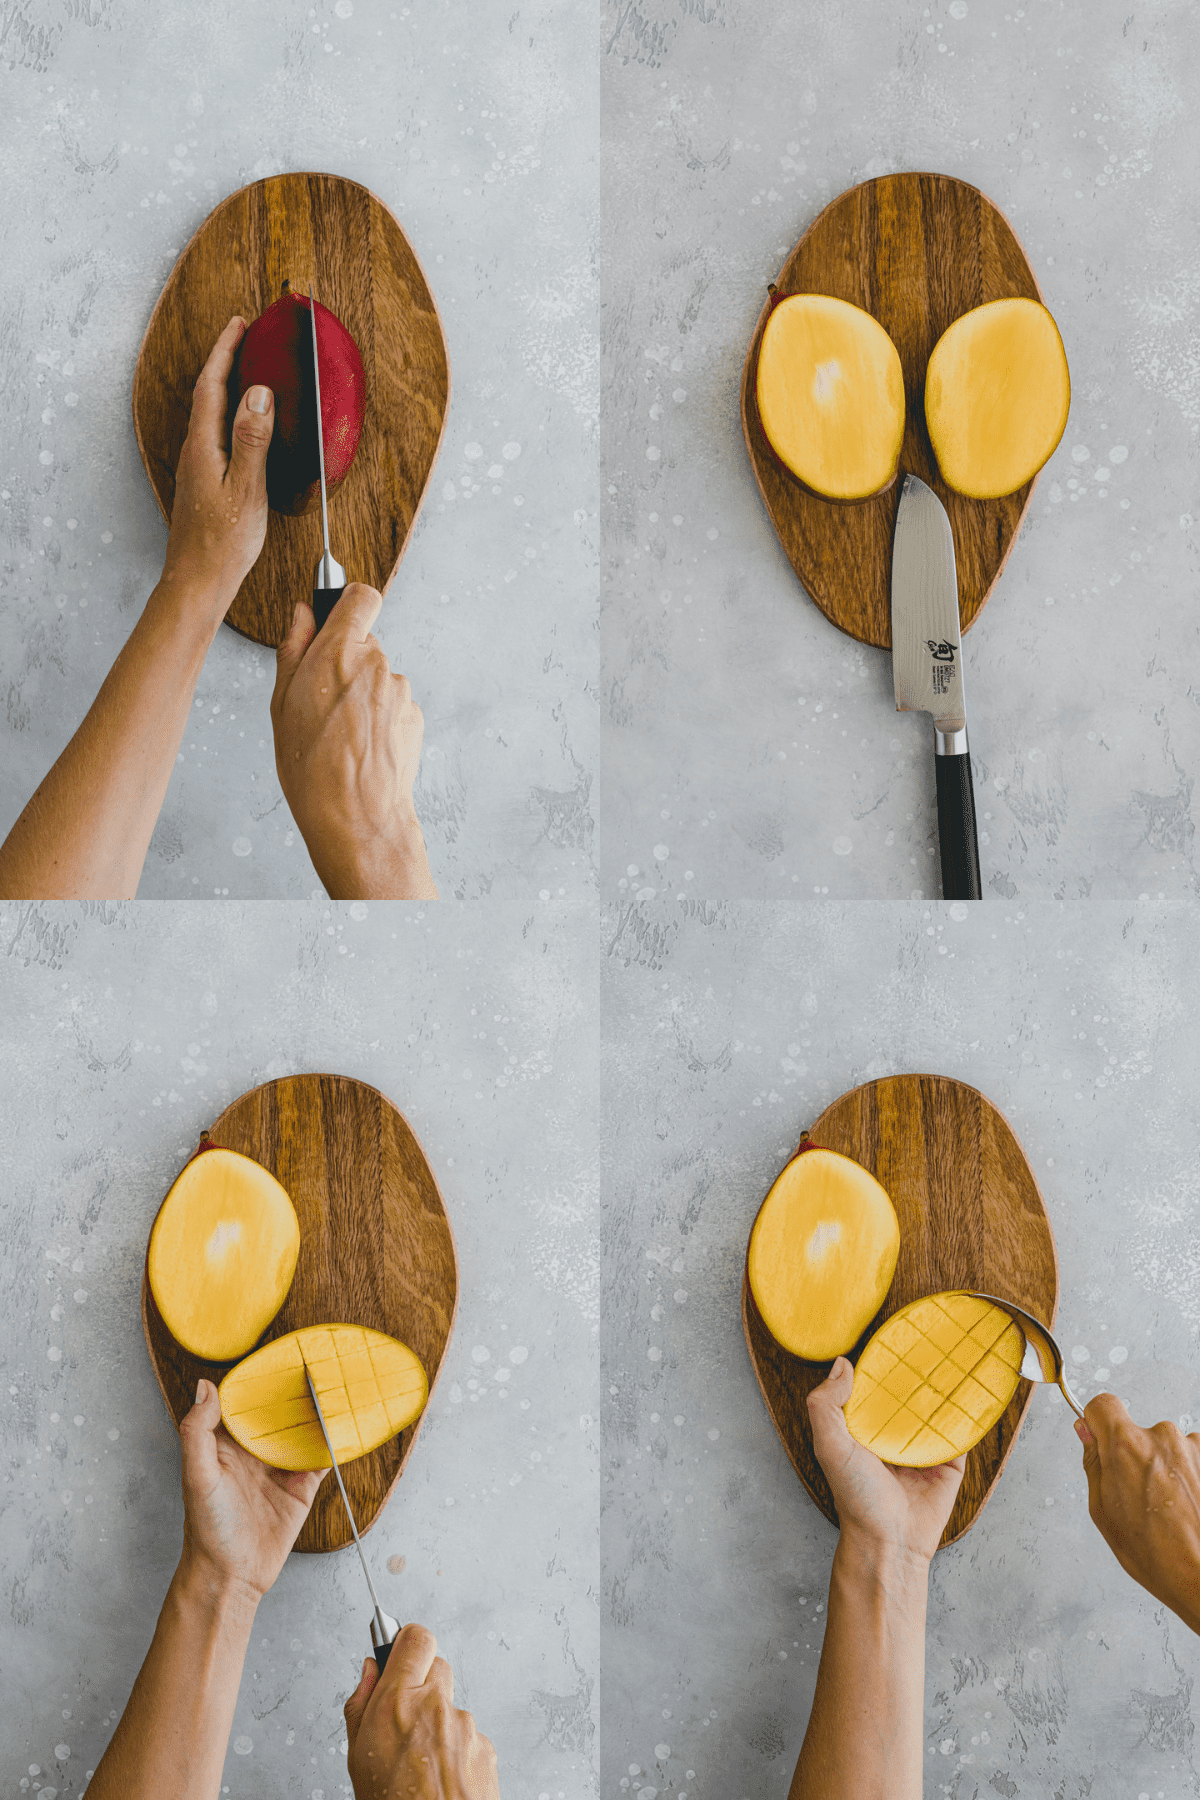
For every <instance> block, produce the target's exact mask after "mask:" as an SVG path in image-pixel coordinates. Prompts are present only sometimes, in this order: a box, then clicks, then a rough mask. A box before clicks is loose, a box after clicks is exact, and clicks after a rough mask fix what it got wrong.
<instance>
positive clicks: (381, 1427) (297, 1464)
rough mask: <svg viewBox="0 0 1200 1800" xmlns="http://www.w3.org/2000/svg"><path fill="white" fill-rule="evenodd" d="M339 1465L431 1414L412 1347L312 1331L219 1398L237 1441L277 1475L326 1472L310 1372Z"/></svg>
mask: <svg viewBox="0 0 1200 1800" xmlns="http://www.w3.org/2000/svg"><path fill="white" fill-rule="evenodd" d="M306 1367H307V1369H308V1370H309V1371H310V1372H311V1374H312V1378H313V1385H314V1386H315V1388H316V1390H317V1394H318V1396H319V1398H320V1401H321V1411H322V1412H323V1413H324V1415H325V1424H326V1426H327V1427H328V1429H329V1438H330V1442H331V1443H332V1445H333V1449H334V1454H335V1455H336V1457H337V1460H338V1462H339V1463H344V1462H353V1460H354V1458H355V1457H356V1456H365V1455H366V1453H367V1451H368V1450H374V1449H375V1448H376V1446H377V1445H379V1444H383V1443H386V1441H387V1439H388V1438H391V1437H395V1436H396V1435H397V1433H399V1432H401V1431H403V1430H404V1428H405V1426H406V1425H411V1424H412V1422H413V1420H414V1419H417V1418H419V1417H420V1415H421V1413H422V1412H423V1411H424V1408H425V1402H426V1400H428V1398H429V1383H428V1381H427V1380H426V1378H425V1371H424V1369H423V1368H422V1367H421V1363H420V1361H419V1359H418V1358H417V1357H416V1356H414V1354H413V1352H412V1351H411V1350H410V1349H409V1348H408V1346H407V1344H401V1343H400V1342H399V1341H398V1340H397V1339H396V1338H391V1337H388V1336H387V1335H386V1334H385V1333H384V1332H382V1331H372V1330H370V1329H369V1328H368V1327H367V1326H365V1325H306V1326H305V1327H304V1328H303V1329H302V1330H300V1331H293V1332H290V1333H289V1334H288V1335H287V1336H286V1337H279V1338H275V1339H274V1341H273V1342H272V1343H270V1344H264V1345H263V1347H262V1349H261V1350H256V1351H255V1352H254V1354H253V1356H247V1357H246V1358H245V1360H244V1361H243V1362H240V1363H238V1365H237V1367H236V1368H235V1369H230V1371H229V1373H228V1375H226V1377H225V1379H224V1381H222V1383H221V1386H220V1389H219V1390H218V1391H219V1393H220V1396H221V1418H222V1420H223V1421H224V1424H225V1429H226V1430H227V1431H228V1433H229V1435H230V1437H232V1438H236V1439H237V1441H238V1443H239V1444H241V1445H242V1447H243V1449H246V1450H249V1451H250V1453H251V1455H252V1456H257V1457H258V1459H259V1460H260V1462H265V1463H270V1465H271V1467H272V1468H275V1469H327V1468H328V1467H329V1452H328V1451H327V1450H326V1448H325V1439H324V1438H323V1437H322V1436H321V1426H320V1422H319V1421H318V1419H317V1409H316V1407H315V1406H314V1405H313V1403H312V1395H311V1394H310V1393H309V1391H308V1380H307V1376H306V1374H305V1368H306Z"/></svg>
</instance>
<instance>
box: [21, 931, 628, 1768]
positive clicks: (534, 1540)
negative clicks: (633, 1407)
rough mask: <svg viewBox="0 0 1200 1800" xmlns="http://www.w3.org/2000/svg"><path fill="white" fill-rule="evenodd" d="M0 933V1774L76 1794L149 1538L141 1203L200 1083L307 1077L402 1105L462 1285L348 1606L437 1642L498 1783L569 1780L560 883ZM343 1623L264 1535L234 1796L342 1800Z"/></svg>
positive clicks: (589, 1439)
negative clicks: (441, 1356) (527, 890)
mask: <svg viewBox="0 0 1200 1800" xmlns="http://www.w3.org/2000/svg"><path fill="white" fill-rule="evenodd" d="M0 949H2V951H3V956H2V958H0V1019H2V1020H3V1025H2V1026H0V1071H2V1075H3V1086H4V1095H5V1104H4V1120H5V1123H4V1132H3V1143H2V1145H0V1189H2V1191H3V1194H4V1230H3V1233H2V1234H0V1469H2V1481H3V1486H2V1488H0V1495H2V1498H0V1593H2V1594H3V1603H2V1605H0V1669H2V1670H3V1690H4V1704H3V1706H2V1707H0V1792H2V1793H3V1794H4V1795H6V1796H8V1795H13V1796H16V1795H17V1794H18V1793H21V1792H27V1791H32V1786H33V1784H34V1783H35V1782H37V1781H40V1782H41V1783H42V1784H44V1785H43V1786H42V1788H41V1793H42V1795H43V1796H46V1795H48V1794H49V1792H50V1791H51V1790H54V1791H56V1792H57V1794H58V1795H59V1796H60V1797H61V1800H65V1797H66V1796H68V1795H78V1794H79V1792H80V1791H81V1789H82V1788H83V1786H84V1782H85V1779H86V1771H87V1770H88V1769H91V1768H93V1767H94V1766H95V1763H96V1760H97V1757H98V1755H99V1753H100V1750H101V1749H102V1748H103V1746H104V1744H105V1743H106V1742H107V1735H108V1730H110V1729H111V1720H113V1719H115V1718H116V1717H117V1716H119V1714H120V1712H121V1710H122V1709H123V1707H124V1705H125V1702H126V1699H127V1697H128V1694H129V1690H130V1688H131V1686H132V1684H133V1679H134V1676H135V1674H136V1672H137V1669H138V1667H139V1665H140V1663H141V1661H142V1658H143V1656H144V1655H145V1652H146V1649H147V1647H148V1646H149V1643H150V1637H151V1634H152V1632H153V1628H154V1621H155V1619H156V1617H157V1614H158V1609H159V1606H160V1604H161V1601H162V1597H163V1594H164V1593H165V1591H166V1587H167V1583H168V1581H169V1579H170V1575H171V1572H172V1570H173V1568H174V1566H175V1562H176V1559H177V1557H178V1553H179V1546H180V1542H181V1530H182V1506H181V1501H180V1496H179V1450H178V1441H177V1438H176V1435H175V1431H174V1429H173V1427H172V1425H171V1422H170V1419H169V1417H168V1415H167V1411H166V1408H165V1406H164V1405H163V1402H162V1398H161V1396H160V1395H159V1392H158V1389H157V1386H156V1385H155V1382H154V1378H153V1375H152V1374H151V1370H150V1363H149V1359H148V1357H147V1354H146V1349H145V1345H144V1342H143V1340H142V1332H141V1321H140V1316H139V1295H140V1290H141V1277H142V1265H143V1260H144V1256H145V1244H146V1235H147V1232H148V1230H149V1227H150V1222H151V1220H152V1219H153V1216H154V1213H155V1211H156V1210H157V1207H158V1205H159V1202H160V1200H161V1199H162V1196H163V1194H164V1193H165V1192H166V1189H167V1187H168V1186H169V1185H170V1183H171V1181H172V1180H173V1178H174V1176H175V1175H176V1173H177V1172H178V1170H179V1168H180V1167H181V1165H182V1163H183V1161H184V1160H185V1159H186V1157H187V1155H188V1154H189V1151H190V1150H191V1149H192V1148H194V1146H195V1143H196V1140H197V1138H198V1136H199V1133H200V1131H201V1129H202V1128H203V1126H204V1125H205V1124H206V1123H208V1122H209V1121H210V1120H211V1119H212V1118H213V1117H214V1116H215V1115H216V1113H218V1112H219V1111H220V1110H221V1109H222V1107H223V1106H224V1105H225V1104H226V1103H227V1102H228V1101H229V1100H231V1099H233V1098H234V1097H235V1096H236V1095H237V1094H239V1093H241V1092H243V1091H244V1090H245V1089H247V1088H249V1087H252V1086H254V1085H255V1084H256V1083H257V1082H260V1081H263V1080H266V1079H269V1078H270V1077H272V1076H275V1075H281V1074H286V1073H290V1072H292V1071H296V1070H303V1069H318V1070H320V1069H333V1070H337V1071H339V1072H341V1073H344V1074H347V1075H356V1076H359V1077H361V1078H362V1079H363V1080H366V1081H369V1082H371V1083H373V1084H374V1085H376V1086H378V1087H380V1088H381V1089H382V1090H383V1091H384V1092H385V1093H386V1094H388V1095H389V1096H390V1097H391V1098H392V1099H393V1100H395V1102H396V1103H397V1104H398V1105H399V1106H400V1108H401V1109H402V1111H403V1112H404V1113H405V1115H406V1117H407V1118H408V1120H409V1122H410V1123H411V1125H412V1126H413V1129H414V1130H415V1131H416V1133H417V1136H418V1137H419V1138H420V1140H421V1142H422V1144H423V1146H424V1148H425V1152H426V1155H427V1156H428V1158H429V1161H430V1164H431V1167H432V1168H433V1170H434V1173H435V1174H436V1176H437V1177H438V1180H439V1183H440V1185H441V1188H442V1193H443V1195H444V1197H445V1201H446V1206H447V1210H448V1212H449V1214H450V1218H451V1222H452V1224H453V1226H454V1230H455V1234H456V1238H457V1242H458V1253H459V1261H460V1267H461V1277H462V1281H461V1295H460V1308H459V1315H458V1324H457V1327H456V1330H455V1334H454V1337H453V1339H452V1341H451V1344H450V1348H449V1350H448V1352H447V1358H446V1361H445V1363H444V1365H443V1369H442V1373H441V1378H440V1381H439V1384H438V1387H437V1389H436V1391H435V1394H434V1396H433V1400H432V1402H431V1405H430V1409H429V1414H428V1417H427V1419H426V1421H425V1424H424V1427H423V1429H422V1433H421V1437H420V1439H419V1441H418V1444H417V1447H416V1450H415V1451H414V1453H413V1457H412V1461H411V1462H410V1464H409V1466H408V1468H407V1470H406V1471H405V1474H404V1477H403V1479H402V1480H401V1482H400V1485H399V1487H398V1488H397V1489H396V1491H395V1493H394V1494H393V1496H392V1499H391V1501H390V1503H389V1505H388V1507H387V1509H386V1511H385V1512H384V1514H383V1516H382V1518H381V1519H380V1520H379V1521H378V1523H377V1524H376V1525H375V1526H374V1528H373V1529H372V1531H371V1532H370V1533H369V1535H368V1537H367V1539H366V1545H367V1548H368V1552H369V1554H370V1556H371V1559H372V1563H373V1567H374V1573H375V1580H376V1586H377V1588H378V1589H379V1592H380V1598H381V1599H382V1601H383V1604H384V1605H385V1606H386V1607H388V1609H389V1610H390V1611H392V1612H394V1613H395V1614H397V1615H398V1616H399V1617H400V1618H402V1619H409V1618H417V1619H420V1620H422V1621H423V1622H424V1623H426V1624H428V1625H429V1626H430V1627H431V1628H432V1629H433V1630H434V1632H435V1633H436V1634H437V1637H438V1641H439V1644H440V1646H441V1649H442V1652H443V1654H444V1655H446V1656H447V1657H448V1658H449V1659H450V1662H451V1664H452V1666H453V1668H454V1670H455V1675H456V1696H457V1697H458V1704H459V1705H463V1706H467V1707H469V1708H471V1710H472V1711H473V1712H474V1714H475V1716H476V1719H477V1721H478V1723H479V1726H480V1729H481V1730H484V1731H486V1732H487V1733H488V1734H489V1735H490V1736H491V1738H492V1740H493V1742H494V1743H495V1745H496V1748H497V1751H498V1754H499V1758H500V1766H501V1770H502V1772H503V1777H504V1792H505V1794H506V1795H512V1796H514V1797H516V1796H533V1797H536V1796H541V1797H542V1800H583V1797H584V1796H588V1795H590V1794H592V1793H593V1792H594V1778H593V1774H592V1760H593V1752H594V1733H595V1718H596V1712H597V1707H598V1669H597V1635H598V1620H597V1596H598V1590H599V1566H598V1563H599V1556H598V1546H597V1515H598V1500H597V1494H598V1483H597V1471H596V1443H597V1438H598V1421H596V1422H595V1423H594V1422H593V1421H594V1420H595V1419H596V1406H595V1396H596V1393H597V1384H596V1375H595V1363H596V1344H597V1338H596V1332H597V1329H598V1299H599V1296H598V1263H597V1219H596V1212H597V1207H598V1204H599V1192H598V1185H597V1178H596V1161H597V1146H596V1130H597V1118H596V1110H595V1106H594V1103H593V1096H592V1083H591V1071H592V1070H593V1069H594V1067H595V1064H596V1061H597V1050H596V1047H595V1046H596V1036H597V1032H596V1023H595V1020H596V1010H597V1009H596V1004H595V1000H594V989H595V985H596V979H597V959H596V956H595V953H594V924H593V922H592V921H591V920H590V919H587V920H585V921H583V923H582V924H581V921H580V916H579V913H578V911H577V910H576V909H573V908H571V907H570V906H569V905H568V903H566V902H561V903H560V902H554V903H553V904H551V905H543V906H540V907H539V908H538V909H537V910H536V912H530V911H528V910H525V909H521V910H518V909H516V908H510V909H508V910H506V909H504V908H503V907H502V905H501V904H500V903H499V902H498V901H497V902H493V903H492V905H491V906H489V907H488V908H487V909H479V908H463V907H460V906H455V905H453V904H451V905H447V906H442V907H435V908H431V909H430V910H429V911H428V912H424V911H422V910H421V909H419V908H413V907H408V908H405V907H402V906H401V907H381V908H376V907H373V908H371V909H369V910H368V909H367V908H366V907H365V906H362V905H358V906H355V907H341V908H337V909H330V908H329V907H328V906H326V905H324V904H312V903H299V904H295V905H287V906H261V905H260V906H255V905H235V904H232V903H231V904H230V905H229V906H223V907H218V906H214V905H212V904H198V905H195V906H190V907H182V906H177V907H152V906H145V905H139V906H136V907H126V908H109V909H92V908H88V909H84V908H75V907H44V908H25V907H20V908H18V907H15V906H6V907H0ZM584 952H586V956H585V955H584ZM521 1350H525V1351H526V1352H527V1354H526V1355H525V1356H524V1357H522V1356H521V1354H520V1352H521ZM396 1556H403V1557H404V1558H405V1559H406V1564H407V1566H406V1567H405V1569H404V1571H403V1573H401V1574H392V1573H390V1572H389V1570H388V1568H387V1561H388V1559H389V1558H392V1557H396ZM369 1617H370V1606H369V1601H368V1597H367V1593H366V1588H365V1585H364V1582H363V1578H362V1572H361V1570H360V1568H359V1566H358V1561H357V1558H356V1557H355V1555H354V1552H353V1550H348V1551H342V1552H339V1553H338V1554H336V1555H333V1556H324V1557H307V1556H306V1557H293V1558H292V1559H291V1560H290V1561H289V1563H288V1564H287V1566H286V1568H285V1570H284V1572H283V1574H282V1576H281V1577H280V1579H279V1581H278V1583H277V1584H276V1586H275V1588H274V1589H273V1590H272V1591H271V1593H270V1594H269V1595H268V1596H267V1598H266V1599H265V1600H264V1602H263V1604H262V1605H261V1607H260V1609H259V1614H258V1620H257V1623H256V1626H255V1630H254V1639H253V1647H252V1649H251V1653H250V1657H249V1659H248V1662H247V1666H246V1675H245V1677H244V1679H243V1682H242V1695H241V1700H240V1704H239V1706H238V1712H237V1718H236V1722H235V1724H234V1728H233V1734H232V1748H231V1751H230V1754H229V1757H228V1759H227V1767H226V1771H225V1777H224V1779H225V1782H226V1783H227V1784H228V1786H227V1787H226V1788H225V1789H224V1791H225V1792H227V1793H228V1794H230V1795H231V1796H232V1797H233V1800H238V1796H243V1797H244V1800H251V1797H253V1800H285V1797H286V1800H298V1797H299V1796H303V1800H308V1797H309V1796H310V1795H312V1794H318V1795H321V1796H323V1797H324V1800H338V1797H339V1796H344V1795H348V1794H349V1792H350V1787H349V1782H348V1779H347V1775H346V1763H345V1752H344V1727H343V1721H342V1715H341V1708H342V1704H343V1702H344V1700H345V1697H346V1695H347V1693H349V1692H350V1691H351V1690H352V1689H353V1688H354V1686H355V1685H356V1684H357V1681H358V1676H359V1671H360V1669H361V1667H362V1659H363V1657H364V1655H366V1654H367V1653H368V1651H369V1647H370V1640H369V1636H368V1630H367V1626H368V1621H369ZM106 1722H108V1723H106ZM60 1745H61V1746H64V1747H65V1748H66V1749H68V1750H69V1752H70V1755H69V1757H65V1758H63V1759H59V1758H57V1757H56V1746H60ZM31 1764H36V1765H37V1768H38V1770H40V1771H41V1773H40V1775H38V1774H37V1773H31V1772H30V1765H31Z"/></svg>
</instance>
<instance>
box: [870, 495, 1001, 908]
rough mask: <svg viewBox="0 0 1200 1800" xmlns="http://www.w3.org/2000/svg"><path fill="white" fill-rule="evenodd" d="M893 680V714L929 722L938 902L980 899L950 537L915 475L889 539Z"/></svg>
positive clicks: (936, 503)
mask: <svg viewBox="0 0 1200 1800" xmlns="http://www.w3.org/2000/svg"><path fill="white" fill-rule="evenodd" d="M892 680H893V681H894V683H895V688H896V710H897V711H898V712H927V713H931V714H932V716H933V766H934V770H935V772H936V778H937V811H938V836H939V838H940V840H941V860H942V898H943V899H945V900H978V899H980V897H981V895H982V891H983V890H982V887H981V884H980V874H979V835H978V832H977V829H976V825H975V789H974V786H973V784H972V781H971V752H970V750H969V748H968V746H967V702H966V696H965V694H964V693H963V665H962V641H961V637H960V634H959V628H958V573H957V570H956V569H955V566H954V533H953V532H952V531H951V529H950V520H949V518H948V517H947V515H946V509H945V507H944V506H943V505H942V503H941V501H940V500H939V499H938V497H937V495H936V494H935V493H934V492H933V489H932V488H929V487H926V485H925V483H924V482H923V481H919V480H918V479H917V477H916V476H915V475H906V476H905V477H904V486H903V488H902V489H901V490H900V506H899V510H898V511H897V513H896V535H895V537H894V539H893V540H892Z"/></svg>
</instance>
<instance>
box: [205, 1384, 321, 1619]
mask: <svg viewBox="0 0 1200 1800" xmlns="http://www.w3.org/2000/svg"><path fill="white" fill-rule="evenodd" d="M179 1436H180V1441H181V1443H182V1445H183V1555H184V1561H185V1562H188V1563H189V1564H191V1565H192V1566H193V1567H194V1568H195V1569H196V1570H197V1571H199V1572H201V1573H205V1574H207V1575H208V1576H209V1577H210V1578H212V1579H213V1580H214V1582H215V1583H216V1585H217V1586H218V1587H229V1586H235V1587H239V1588H241V1589H242V1590H243V1591H244V1592H249V1594H250V1596H251V1598H252V1599H253V1600H254V1602H255V1604H257V1603H258V1601H259V1600H260V1599H261V1598H262V1596H263V1595H264V1594H265V1593H266V1591H267V1589H268V1588H269V1587H270V1586H271V1584H272V1582H273V1581H274V1580H275V1577H276V1576H277V1575H278V1573H279V1571H280V1569H282V1567H283V1565H284V1563H285V1562H286V1561H287V1555H288V1551H289V1550H290V1549H291V1547H292V1545H293V1544H294V1543H295V1541H296V1539H297V1537H298V1536H299V1534H300V1527H301V1526H302V1525H303V1523H304V1521H305V1519H306V1518H307V1517H308V1514H309V1509H310V1508H311V1506H312V1503H313V1500H314V1499H315V1498H316V1492H317V1489H318V1488H319V1487H320V1485H321V1481H322V1478H323V1476H324V1475H325V1474H327V1473H328V1470H322V1471H310V1472H306V1473H296V1474H293V1473H288V1472H287V1471H286V1470H283V1469H272V1468H269V1467H268V1466H267V1464H266V1463H264V1462H259V1460H258V1458H257V1457H256V1456H251V1454H250V1452H249V1451H248V1450H243V1449H242V1446H241V1445H240V1444H238V1443H235V1442H234V1440H233V1439H232V1438H231V1437H230V1435H229V1433H228V1432H227V1431H226V1430H225V1427H224V1426H223V1425H222V1424H221V1401H220V1397H219V1396H218V1394H217V1389H216V1386H215V1384H214V1383H213V1382H211V1381H201V1382H200V1384H199V1386H198V1387H197V1389H196V1404H195V1406H193V1408H192V1410H191V1412H190V1413H188V1414H187V1416H186V1417H185V1418H184V1419H183V1421H182V1422H181V1424H180V1427H179Z"/></svg>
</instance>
